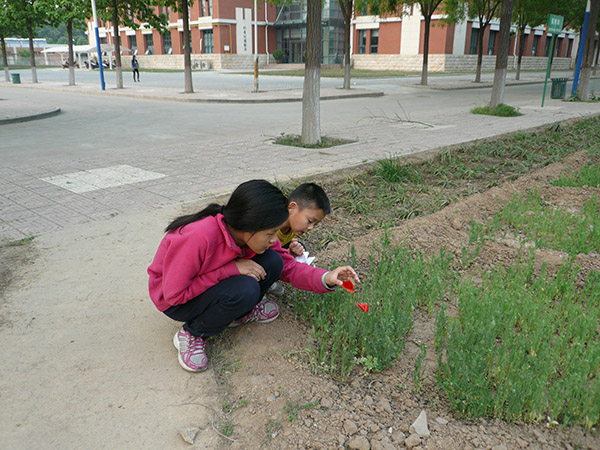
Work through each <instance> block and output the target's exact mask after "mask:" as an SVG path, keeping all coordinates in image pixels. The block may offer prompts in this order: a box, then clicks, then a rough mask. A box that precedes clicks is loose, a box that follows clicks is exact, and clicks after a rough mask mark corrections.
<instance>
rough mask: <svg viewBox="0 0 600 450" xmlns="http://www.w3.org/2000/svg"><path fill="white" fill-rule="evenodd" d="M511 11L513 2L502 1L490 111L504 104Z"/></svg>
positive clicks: (508, 0) (509, 0)
mask: <svg viewBox="0 0 600 450" xmlns="http://www.w3.org/2000/svg"><path fill="white" fill-rule="evenodd" d="M512 10H513V0H504V1H503V2H502V15H501V17H500V30H499V32H498V54H497V55H496V71H495V72H494V85H493V86H492V99H491V101H490V109H494V108H496V107H497V106H498V105H499V104H501V103H504V88H505V86H506V69H507V67H508V53H509V49H510V25H511V19H512Z"/></svg>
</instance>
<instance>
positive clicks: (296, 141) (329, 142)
mask: <svg viewBox="0 0 600 450" xmlns="http://www.w3.org/2000/svg"><path fill="white" fill-rule="evenodd" d="M352 142H356V141H352V140H349V139H341V138H332V137H327V136H322V137H321V142H318V143H316V144H303V143H302V136H299V135H297V134H284V133H281V136H279V137H278V138H277V139H275V143H276V144H279V145H289V146H291V147H302V148H329V147H335V146H337V145H344V144H350V143H352Z"/></svg>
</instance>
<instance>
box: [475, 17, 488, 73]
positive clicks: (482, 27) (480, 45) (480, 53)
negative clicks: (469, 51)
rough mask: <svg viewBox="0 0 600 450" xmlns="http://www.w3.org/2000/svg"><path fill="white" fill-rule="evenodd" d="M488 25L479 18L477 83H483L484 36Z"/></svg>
mask: <svg viewBox="0 0 600 450" xmlns="http://www.w3.org/2000/svg"><path fill="white" fill-rule="evenodd" d="M485 27H486V25H484V24H483V22H482V20H481V18H479V35H478V36H477V69H475V83H479V82H480V81H481V66H482V64H483V34H484V33H485Z"/></svg>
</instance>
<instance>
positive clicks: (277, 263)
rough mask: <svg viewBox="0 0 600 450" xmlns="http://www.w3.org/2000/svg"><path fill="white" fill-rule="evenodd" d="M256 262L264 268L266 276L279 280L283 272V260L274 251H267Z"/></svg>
mask: <svg viewBox="0 0 600 450" xmlns="http://www.w3.org/2000/svg"><path fill="white" fill-rule="evenodd" d="M260 256H261V258H260V260H258V261H257V262H258V263H259V264H260V265H261V266H263V267H264V269H265V271H266V272H267V274H269V275H271V276H274V277H275V278H277V279H279V276H280V275H281V272H283V259H282V258H281V255H280V254H279V253H277V252H276V251H275V250H271V249H268V250H267V251H266V252H264V253H263V254H262V255H260Z"/></svg>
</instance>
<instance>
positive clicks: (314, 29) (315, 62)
mask: <svg viewBox="0 0 600 450" xmlns="http://www.w3.org/2000/svg"><path fill="white" fill-rule="evenodd" d="M321 8H322V5H321V0H308V4H307V10H306V63H305V66H304V88H303V94H302V143H303V144H309V145H314V144H318V143H319V142H321V108H320V100H321Z"/></svg>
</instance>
